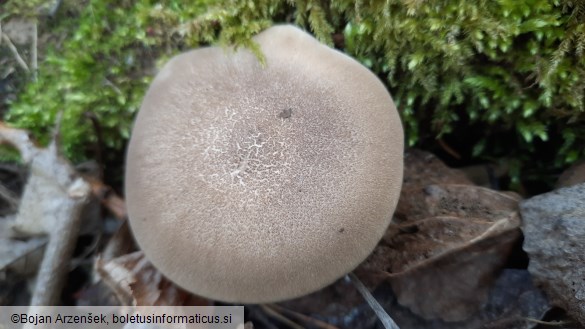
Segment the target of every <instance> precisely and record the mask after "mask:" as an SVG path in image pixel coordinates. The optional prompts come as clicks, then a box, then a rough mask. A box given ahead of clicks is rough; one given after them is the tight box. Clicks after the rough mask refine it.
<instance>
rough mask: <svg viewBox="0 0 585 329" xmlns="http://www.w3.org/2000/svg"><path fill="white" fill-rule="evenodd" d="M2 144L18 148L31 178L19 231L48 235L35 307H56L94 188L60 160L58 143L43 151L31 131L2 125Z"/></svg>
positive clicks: (37, 286) (23, 198)
mask: <svg viewBox="0 0 585 329" xmlns="http://www.w3.org/2000/svg"><path fill="white" fill-rule="evenodd" d="M55 137H56V136H55ZM0 141H3V142H8V143H10V144H12V145H13V146H14V147H16V148H17V149H18V150H19V151H20V154H21V157H22V159H23V161H24V162H26V163H28V164H29V167H30V172H31V175H30V177H29V180H28V182H27V184H26V186H25V189H24V193H23V196H22V200H21V202H20V207H19V210H18V215H17V219H16V224H15V226H16V227H15V229H17V230H21V231H23V232H26V233H29V234H41V233H45V234H48V235H49V243H48V245H47V249H46V250H45V254H44V257H43V261H42V263H41V268H40V270H39V273H38V275H37V282H36V286H35V289H34V292H33V296H32V300H31V305H33V306H35V305H36V306H49V305H56V304H57V303H58V302H59V299H60V295H61V290H62V287H63V284H64V282H65V279H66V277H67V273H68V271H69V262H70V258H71V255H72V253H73V249H74V247H75V242H76V241H77V236H78V233H79V226H80V222H81V217H80V215H81V209H82V207H83V204H84V202H85V200H86V199H87V196H88V195H89V193H90V187H89V185H88V184H87V183H86V182H85V181H84V180H83V179H82V178H80V177H78V176H77V174H76V173H75V171H74V170H73V167H72V166H71V164H70V163H69V162H67V161H65V160H64V159H63V158H61V157H60V156H59V154H58V150H57V149H58V148H57V142H56V141H55V140H53V141H52V142H51V143H50V144H49V147H47V148H44V149H43V148H38V147H37V146H36V145H35V144H34V143H33V142H32V141H31V140H30V138H29V137H28V133H27V132H26V131H24V130H20V129H14V128H9V127H6V126H4V125H0Z"/></svg>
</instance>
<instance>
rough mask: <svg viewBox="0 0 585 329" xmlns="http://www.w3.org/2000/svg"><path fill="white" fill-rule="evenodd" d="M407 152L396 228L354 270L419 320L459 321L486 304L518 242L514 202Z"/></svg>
mask: <svg viewBox="0 0 585 329" xmlns="http://www.w3.org/2000/svg"><path fill="white" fill-rule="evenodd" d="M410 153H412V152H410ZM412 154H414V155H415V156H410V157H407V158H406V164H405V168H409V169H407V170H406V171H405V178H404V180H405V183H404V186H405V189H403V190H402V193H401V196H400V201H399V203H398V206H397V211H396V216H397V217H398V220H397V222H398V224H395V225H391V226H390V227H389V229H388V231H387V232H386V234H385V236H384V238H383V239H382V241H381V242H380V243H379V244H378V246H377V247H376V249H375V250H374V252H373V253H372V255H370V257H369V258H368V259H367V260H366V261H365V262H364V263H363V264H362V265H361V266H360V267H359V268H358V271H359V273H360V275H361V277H363V278H364V279H365V280H366V281H368V282H370V283H373V284H375V285H376V284H377V283H379V282H380V281H381V280H387V281H389V282H390V283H391V285H392V287H393V290H394V292H395V294H396V296H397V299H398V301H399V303H400V304H402V305H404V306H407V307H408V308H409V309H410V310H411V311H412V312H414V313H416V314H417V315H419V316H421V317H423V318H425V319H435V318H437V319H442V320H445V321H460V320H463V319H465V318H467V317H469V316H471V315H472V313H473V312H475V311H476V310H478V309H479V308H480V307H481V306H482V304H483V303H484V302H485V301H486V299H487V296H488V292H489V289H490V287H491V284H492V283H493V281H494V280H495V278H496V275H497V273H498V271H499V270H500V269H501V267H502V266H503V265H504V264H505V262H506V260H507V258H508V255H509V253H510V251H511V249H512V247H513V246H514V244H515V243H516V242H517V241H518V238H519V237H520V230H519V229H518V227H519V225H520V220H519V215H518V202H519V201H520V199H521V198H520V196H518V195H516V194H514V193H504V192H498V191H494V190H491V189H488V188H484V187H479V186H472V185H470V184H468V183H469V181H466V178H465V177H464V176H463V177H462V174H461V172H459V171H456V170H452V169H449V168H448V167H446V166H445V165H443V164H442V163H440V161H439V160H437V159H436V158H435V157H433V156H430V155H425V154H424V153H420V152H414V153H412ZM427 164H428V165H429V166H430V167H429V168H426V165H427ZM437 182H440V183H439V184H436V183H437ZM452 182H459V183H460V184H452Z"/></svg>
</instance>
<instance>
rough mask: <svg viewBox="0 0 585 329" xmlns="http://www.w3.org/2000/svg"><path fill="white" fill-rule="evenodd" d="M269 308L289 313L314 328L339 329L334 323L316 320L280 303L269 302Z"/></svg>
mask: <svg viewBox="0 0 585 329" xmlns="http://www.w3.org/2000/svg"><path fill="white" fill-rule="evenodd" d="M270 307H271V308H273V309H275V310H276V311H279V312H281V313H286V314H289V315H291V316H293V317H295V318H297V319H299V320H301V321H303V322H305V323H309V324H310V325H311V326H310V327H315V328H320V329H339V328H337V327H336V326H334V325H331V324H329V323H326V322H324V321H321V320H318V319H314V318H312V317H310V316H307V315H304V314H301V313H298V312H295V311H292V310H289V309H286V308H284V307H282V306H280V305H276V304H271V305H270Z"/></svg>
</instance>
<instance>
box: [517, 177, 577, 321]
mask: <svg viewBox="0 0 585 329" xmlns="http://www.w3.org/2000/svg"><path fill="white" fill-rule="evenodd" d="M520 211H521V215H522V221H523V223H522V230H523V231H524V246H523V248H524V250H525V251H526V252H527V253H528V256H529V257H530V264H529V266H528V270H529V271H530V273H531V274H532V276H533V278H534V281H535V283H536V284H537V285H539V286H541V287H542V289H543V290H544V291H545V292H546V294H547V295H548V296H549V297H550V298H551V301H552V302H553V304H555V305H557V306H559V307H562V308H564V309H566V310H567V312H568V313H569V314H570V315H571V316H573V317H574V318H575V319H576V320H577V321H579V322H580V323H581V324H582V325H585V184H579V185H575V186H572V187H568V188H561V189H558V190H555V191H553V192H550V193H546V194H542V195H539V196H536V197H533V198H531V199H528V200H526V201H524V202H522V203H521V204H520Z"/></svg>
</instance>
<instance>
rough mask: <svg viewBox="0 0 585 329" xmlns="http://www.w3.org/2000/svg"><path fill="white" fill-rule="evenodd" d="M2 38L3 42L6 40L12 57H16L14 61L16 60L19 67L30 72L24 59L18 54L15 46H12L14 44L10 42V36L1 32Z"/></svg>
mask: <svg viewBox="0 0 585 329" xmlns="http://www.w3.org/2000/svg"><path fill="white" fill-rule="evenodd" d="M2 40H4V42H6V45H8V49H10V51H11V52H12V54H13V55H14V58H15V59H16V62H18V64H19V65H20V67H22V68H23V69H24V70H25V71H27V72H30V70H29V69H28V65H26V62H25V61H24V59H22V57H20V54H19V53H18V49H16V46H14V44H13V43H12V41H11V40H10V38H9V37H8V36H7V35H6V34H5V33H2Z"/></svg>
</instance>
